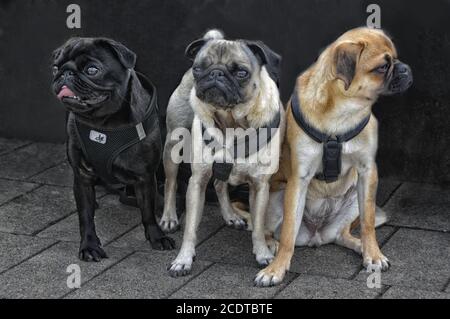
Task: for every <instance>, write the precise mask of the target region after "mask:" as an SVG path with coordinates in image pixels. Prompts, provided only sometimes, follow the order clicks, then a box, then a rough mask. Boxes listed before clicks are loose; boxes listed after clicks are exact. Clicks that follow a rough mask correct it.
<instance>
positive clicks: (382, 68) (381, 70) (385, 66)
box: [375, 63, 390, 74]
mask: <svg viewBox="0 0 450 319" xmlns="http://www.w3.org/2000/svg"><path fill="white" fill-rule="evenodd" d="M389 67H390V65H389V63H385V64H383V65H382V66H379V67H378V68H376V69H375V71H376V72H378V73H381V74H385V73H386V72H387V71H388V70H389Z"/></svg>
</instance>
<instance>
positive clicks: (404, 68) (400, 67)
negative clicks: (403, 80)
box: [396, 63, 411, 74]
mask: <svg viewBox="0 0 450 319" xmlns="http://www.w3.org/2000/svg"><path fill="white" fill-rule="evenodd" d="M396 66H397V68H396V71H397V74H405V73H409V72H410V70H411V69H410V67H409V66H408V65H406V64H404V63H399V64H397V65H396Z"/></svg>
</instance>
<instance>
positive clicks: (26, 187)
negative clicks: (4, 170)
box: [0, 179, 39, 205]
mask: <svg viewBox="0 0 450 319" xmlns="http://www.w3.org/2000/svg"><path fill="white" fill-rule="evenodd" d="M38 186H39V185H37V184H33V183H25V182H19V181H11V180H6V179H0V205H2V204H3V203H5V202H7V201H9V200H11V199H13V198H14V197H17V196H19V195H22V194H25V193H27V192H29V191H31V190H33V189H34V188H36V187H38Z"/></svg>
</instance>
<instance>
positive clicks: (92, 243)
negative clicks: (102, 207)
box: [73, 172, 108, 262]
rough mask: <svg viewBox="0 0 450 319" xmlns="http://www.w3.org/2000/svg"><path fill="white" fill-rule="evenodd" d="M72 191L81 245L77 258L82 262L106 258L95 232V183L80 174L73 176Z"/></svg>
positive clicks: (76, 173)
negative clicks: (76, 210)
mask: <svg viewBox="0 0 450 319" xmlns="http://www.w3.org/2000/svg"><path fill="white" fill-rule="evenodd" d="M74 175H75V176H74V177H75V178H74V185H73V191H74V194H75V201H76V204H77V209H78V218H79V223H80V234H81V243H80V251H79V258H80V259H81V260H83V261H96V262H98V261H100V260H101V259H102V258H108V256H107V255H106V253H105V251H104V250H103V249H102V247H101V246H102V245H101V243H100V239H99V238H98V237H97V233H96V231H95V222H94V215H95V206H96V202H95V188H94V183H95V181H94V180H93V179H92V178H90V177H87V176H82V174H81V173H79V172H75V174H74Z"/></svg>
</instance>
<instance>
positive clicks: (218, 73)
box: [209, 69, 224, 79]
mask: <svg viewBox="0 0 450 319" xmlns="http://www.w3.org/2000/svg"><path fill="white" fill-rule="evenodd" d="M223 76H224V73H223V71H222V70H218V69H215V70H212V71H211V72H209V78H210V79H217V78H221V77H223Z"/></svg>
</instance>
